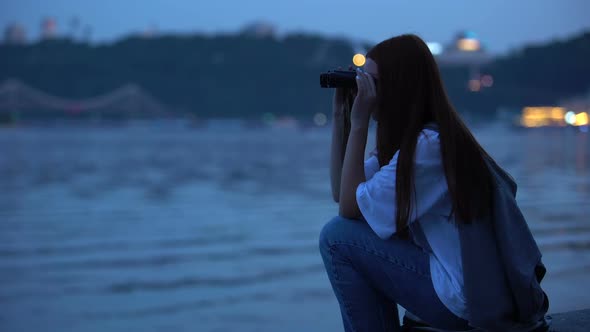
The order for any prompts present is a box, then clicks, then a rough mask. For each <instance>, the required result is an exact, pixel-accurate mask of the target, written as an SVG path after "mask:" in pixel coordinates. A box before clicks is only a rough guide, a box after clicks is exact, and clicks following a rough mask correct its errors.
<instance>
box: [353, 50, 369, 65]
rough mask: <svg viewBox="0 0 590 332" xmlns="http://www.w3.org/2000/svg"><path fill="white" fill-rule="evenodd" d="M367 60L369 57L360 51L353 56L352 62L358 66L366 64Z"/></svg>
mask: <svg viewBox="0 0 590 332" xmlns="http://www.w3.org/2000/svg"><path fill="white" fill-rule="evenodd" d="M366 61H367V59H366V58H365V56H364V55H363V54H360V53H357V54H355V55H354V56H353V57H352V63H354V65H355V66H357V67H362V66H364V65H365V62H366Z"/></svg>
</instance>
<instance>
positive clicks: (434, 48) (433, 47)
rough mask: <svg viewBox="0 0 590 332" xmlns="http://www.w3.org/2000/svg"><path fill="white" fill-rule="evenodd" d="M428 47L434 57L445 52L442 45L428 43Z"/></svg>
mask: <svg viewBox="0 0 590 332" xmlns="http://www.w3.org/2000/svg"><path fill="white" fill-rule="evenodd" d="M426 46H428V49H429V50H430V53H432V55H439V54H441V53H442V51H443V47H442V45H441V44H440V43H426Z"/></svg>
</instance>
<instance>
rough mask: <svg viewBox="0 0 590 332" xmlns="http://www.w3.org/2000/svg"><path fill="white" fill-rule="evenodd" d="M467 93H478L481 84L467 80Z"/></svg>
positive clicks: (477, 81)
mask: <svg viewBox="0 0 590 332" xmlns="http://www.w3.org/2000/svg"><path fill="white" fill-rule="evenodd" d="M468 86H469V91H471V92H478V91H479V90H481V82H480V81H479V80H469V84H468Z"/></svg>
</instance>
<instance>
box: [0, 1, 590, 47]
mask: <svg viewBox="0 0 590 332" xmlns="http://www.w3.org/2000/svg"><path fill="white" fill-rule="evenodd" d="M48 16H51V17H54V18H55V19H56V20H57V24H58V33H67V32H68V31H69V22H70V21H71V18H72V17H75V16H77V17H78V18H79V20H80V21H81V24H82V25H87V24H88V25H90V26H91V27H92V31H93V32H92V40H93V41H100V42H103V41H111V40H115V39H117V38H120V37H122V36H125V35H128V34H130V33H133V32H140V31H144V30H146V29H148V28H150V27H152V26H157V27H158V30H159V31H160V32H162V33H168V32H181V33H193V32H208V33H211V32H218V31H219V32H232V31H237V30H238V29H240V28H241V27H242V26H243V25H245V24H247V23H251V22H253V21H259V20H262V21H266V22H269V23H272V24H274V25H276V26H277V28H278V31H279V32H282V33H284V32H290V31H307V32H318V33H321V34H324V35H327V36H346V37H351V38H354V39H363V40H366V41H369V42H377V41H380V40H382V39H385V38H388V37H390V36H392V35H395V34H400V33H406V32H412V33H417V34H419V35H420V36H422V37H423V38H424V39H426V40H427V41H438V42H443V43H445V42H448V41H449V40H450V39H452V37H453V36H454V35H455V33H456V32H457V31H459V30H471V31H474V32H476V33H477V35H478V36H479V37H480V38H481V39H482V41H483V43H484V45H486V47H487V48H488V49H489V50H491V51H492V52H494V53H501V52H506V51H509V50H511V49H514V48H517V47H519V46H520V45H522V44H523V43H539V42H545V41H549V40H551V39H554V38H564V37H568V36H571V35H573V34H576V33H580V32H582V31H584V30H590V1H589V0H489V1H473V0H471V1H468V0H444V1H443V0H431V1H426V0H404V1H394V0H389V1H385V0H381V1H379V0H364V1H360V0H357V1H353V0H299V1H286V0H214V1H204V0H143V1H129V0H100V1H99V0H92V1H91V0H51V1H39V0H0V27H2V28H4V27H5V26H6V25H7V24H10V23H13V22H19V23H21V24H22V25H24V27H25V28H26V30H27V36H28V38H29V39H37V38H38V37H39V26H40V21H41V19H42V18H44V17H48Z"/></svg>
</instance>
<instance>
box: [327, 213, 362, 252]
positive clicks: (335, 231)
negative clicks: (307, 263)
mask: <svg viewBox="0 0 590 332" xmlns="http://www.w3.org/2000/svg"><path fill="white" fill-rule="evenodd" d="M358 223H360V221H358V220H350V219H346V218H342V217H340V216H336V217H334V218H332V220H330V221H329V222H328V223H326V224H325V225H324V227H323V228H322V231H321V232H320V250H321V251H324V250H328V249H329V248H330V247H331V246H332V245H333V244H334V243H335V242H338V241H342V240H346V239H347V238H349V237H350V235H347V234H349V233H351V232H352V233H354V232H355V231H354V230H353V228H355V226H358V225H357V224H358Z"/></svg>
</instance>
